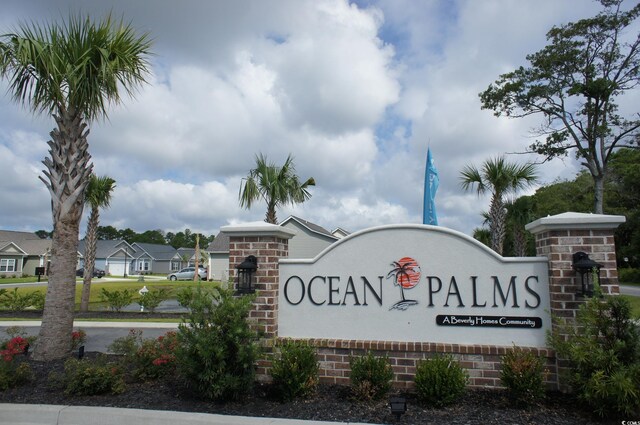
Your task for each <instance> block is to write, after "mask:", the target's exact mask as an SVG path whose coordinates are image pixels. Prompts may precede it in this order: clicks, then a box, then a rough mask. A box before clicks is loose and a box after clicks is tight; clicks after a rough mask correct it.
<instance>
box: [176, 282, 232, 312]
mask: <svg viewBox="0 0 640 425" xmlns="http://www.w3.org/2000/svg"><path fill="white" fill-rule="evenodd" d="M225 289H226V288H225ZM217 294H218V293H217V289H204V288H202V287H200V286H198V287H197V288H193V287H192V286H187V287H185V288H182V289H180V290H179V291H178V293H177V294H176V300H178V303H179V304H180V305H181V306H182V307H185V308H191V304H192V303H193V300H194V299H195V298H196V297H202V295H205V296H208V297H214V298H215V297H217V296H218V295H217Z"/></svg>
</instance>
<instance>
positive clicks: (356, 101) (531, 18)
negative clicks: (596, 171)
mask: <svg viewBox="0 0 640 425" xmlns="http://www.w3.org/2000/svg"><path fill="white" fill-rule="evenodd" d="M365 3H366V4H367V6H366V7H365V6H362V5H359V4H358V3H350V2H348V1H346V0H323V1H314V0H307V1H300V0H264V1H249V0H246V1H234V2H201V1H191V2H187V3H185V4H184V5H183V4H181V3H180V4H178V3H176V2H175V1H170V0H157V1H155V2H154V3H153V7H149V4H148V3H147V2H144V1H141V0H112V1H111V2H108V3H104V2H98V1H86V0H54V1H50V0H33V1H30V2H22V1H18V0H7V1H6V2H5V3H4V4H3V14H2V16H0V27H2V28H6V26H7V25H13V24H15V23H16V22H18V21H19V20H33V21H37V22H43V21H44V20H47V19H49V20H50V19H57V18H58V17H59V16H61V11H63V12H65V11H67V10H81V11H82V12H83V13H90V14H92V15H93V16H98V15H101V14H105V13H108V12H109V11H111V10H112V11H113V13H114V14H115V15H121V14H122V15H123V16H124V17H125V19H126V20H131V22H133V23H134V25H135V26H136V27H137V28H140V29H141V30H144V31H149V32H150V34H151V35H152V37H153V38H154V40H155V41H154V49H155V51H156V53H157V55H156V56H155V57H154V58H153V70H152V71H153V74H152V75H151V76H150V78H149V82H150V84H149V85H147V86H145V87H144V88H143V89H142V90H141V91H140V92H139V93H138V95H137V97H136V99H133V100H126V101H125V102H124V104H123V105H120V106H117V107H112V108H110V109H109V116H110V120H109V121H106V122H104V123H93V124H92V125H91V134H90V136H89V144H90V151H91V154H92V155H93V158H94V164H95V171H96V172H97V173H98V174H107V175H109V176H111V177H113V178H115V179H116V181H117V189H116V191H115V193H114V200H113V203H112V206H111V208H110V209H109V210H107V211H105V212H104V214H103V216H102V217H103V218H102V223H103V224H105V225H106V224H111V225H114V226H116V227H120V228H123V227H131V228H134V229H135V230H137V231H144V230H147V229H155V228H160V229H163V230H166V231H178V230H184V228H186V227H188V228H191V229H192V230H194V231H202V232H205V233H212V232H214V231H215V230H216V229H217V228H219V227H220V226H221V225H225V224H228V223H232V222H239V221H245V220H246V221H253V220H260V219H262V218H263V216H264V209H263V208H262V207H261V206H257V207H256V208H254V209H252V210H250V211H247V210H242V209H240V207H239V206H238V201H237V196H238V189H239V185H240V179H241V178H242V177H243V176H244V175H246V173H247V172H248V170H249V169H250V168H251V167H252V166H253V164H254V155H255V154H257V153H259V152H262V153H264V154H266V155H267V156H268V157H269V159H271V160H273V161H275V162H280V163H281V162H283V161H284V159H285V158H286V156H287V155H288V154H290V153H291V154H292V155H293V156H294V157H295V161H296V165H297V171H298V174H299V175H300V177H301V178H307V177H309V176H313V177H314V178H315V179H316V181H317V184H318V185H317V187H315V188H312V193H313V197H312V198H311V200H310V201H308V202H307V203H305V204H303V205H300V206H297V207H286V208H283V209H282V210H281V211H279V212H278V216H279V217H280V218H285V217H286V216H287V215H288V214H290V213H295V214H297V215H300V216H302V217H304V218H306V219H308V220H311V221H313V222H316V223H318V224H321V225H323V226H325V227H327V228H329V229H333V228H335V227H338V226H340V227H343V228H346V229H348V230H352V231H355V230H359V229H361V228H363V227H367V226H371V225H377V224H387V223H399V222H414V223H415V222H420V221H421V216H422V182H423V173H424V161H425V155H426V148H427V145H430V147H431V150H432V152H433V155H434V158H435V161H436V165H437V167H438V170H439V172H440V191H439V193H438V196H437V198H436V202H437V208H438V213H439V219H440V223H441V224H442V225H445V226H449V227H452V228H454V229H457V230H461V231H464V232H467V233H470V232H471V231H472V229H473V228H474V227H477V226H479V225H480V224H481V222H482V218H481V217H480V212H481V210H482V209H483V208H484V209H486V206H485V204H488V200H486V199H484V198H481V199H478V198H477V197H476V196H475V194H474V193H464V192H463V191H462V190H461V188H460V187H459V177H458V176H459V172H460V169H461V168H462V167H463V166H464V165H466V164H469V163H475V164H479V163H481V162H482V161H484V160H486V159H488V158H489V157H491V156H496V155H502V154H505V153H507V152H516V151H519V150H522V149H524V147H526V146H527V145H528V144H530V143H531V142H532V139H531V137H530V133H529V129H530V128H531V127H532V126H534V125H535V124H536V120H535V119H530V120H509V119H506V118H500V119H498V118H495V117H494V116H493V115H492V113H491V112H490V111H482V110H480V101H479V99H478V93H479V92H480V91H482V90H484V89H485V88H486V87H487V86H488V84H489V83H491V82H492V81H494V80H495V79H496V78H497V77H498V75H499V74H500V73H503V72H505V71H509V70H512V69H513V68H514V67H516V66H518V65H520V64H524V63H525V56H526V54H527V53H532V52H534V51H536V50H538V49H540V48H541V47H542V46H543V45H544V44H545V33H546V31H547V29H549V28H550V27H551V26H552V25H554V24H560V23H562V22H566V21H568V20H575V19H578V18H582V17H585V16H590V15H593V14H594V13H595V11H597V10H598V7H599V6H598V4H597V3H596V2H585V1H583V0H571V1H563V2H557V1H554V0H544V1H533V0H526V1H519V2H513V1H509V0H486V1H475V0H458V1H444V0H430V1H424V2H415V1H411V0H373V1H366V2H365ZM6 87H7V84H6V82H5V81H3V82H0V90H2V91H3V92H4V91H5V89H6ZM625 101H626V103H625V105H627V107H628V105H631V106H633V105H635V104H636V103H637V102H633V101H627V99H625ZM53 125H54V124H53V120H51V119H50V118H49V117H46V116H43V117H39V118H32V117H31V115H30V113H29V112H28V111H26V110H24V109H23V108H21V107H20V106H17V105H15V104H13V103H11V101H10V98H9V96H4V97H1V98H0V153H2V155H1V156H0V179H1V180H0V190H3V191H4V192H5V193H11V195H12V197H11V199H7V198H5V197H3V202H2V203H1V204H0V219H1V222H2V223H3V224H2V225H3V227H7V226H9V227H10V228H20V229H23V228H30V229H33V230H35V229H38V228H44V227H49V226H50V221H51V219H50V206H49V198H48V193H47V191H46V189H45V188H44V185H42V183H41V182H40V181H38V179H37V176H38V175H40V171H39V169H40V168H41V167H40V164H39V161H41V160H42V158H43V157H44V155H46V151H47V147H46V140H47V137H48V132H49V131H50V130H51V128H52V127H53ZM512 158H514V159H517V160H523V161H524V160H525V159H529V160H531V159H534V157H523V156H515V157H512ZM577 170H578V167H577V166H576V164H575V162H574V161H572V160H567V161H566V163H563V162H560V161H554V162H552V163H549V164H545V165H544V166H543V167H542V168H541V172H540V173H541V174H542V175H543V176H544V181H543V182H544V183H547V182H549V181H553V180H554V179H555V178H556V177H557V176H561V177H565V178H570V177H572V176H573V174H575V172H576V171H577Z"/></svg>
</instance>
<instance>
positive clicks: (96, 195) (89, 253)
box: [80, 174, 116, 311]
mask: <svg viewBox="0 0 640 425" xmlns="http://www.w3.org/2000/svg"><path fill="white" fill-rule="evenodd" d="M115 187H116V181H115V180H114V179H112V178H111V177H108V176H102V177H98V176H96V175H95V174H92V175H91V178H90V180H89V185H88V186H87V190H86V191H85V193H84V199H85V203H86V204H87V205H89V206H91V214H90V215H89V222H88V223H87V234H86V236H85V238H84V240H85V249H84V276H83V281H82V298H81V301H80V311H89V297H90V295H91V278H92V276H93V268H94V266H95V264H96V248H97V241H98V225H99V224H100V208H109V202H111V192H112V191H113V189H114V188H115Z"/></svg>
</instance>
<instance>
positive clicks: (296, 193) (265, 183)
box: [239, 154, 316, 224]
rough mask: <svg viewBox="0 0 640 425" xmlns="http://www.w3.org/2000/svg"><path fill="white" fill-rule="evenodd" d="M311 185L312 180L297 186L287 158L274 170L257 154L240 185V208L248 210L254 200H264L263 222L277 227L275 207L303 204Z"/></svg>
mask: <svg viewBox="0 0 640 425" xmlns="http://www.w3.org/2000/svg"><path fill="white" fill-rule="evenodd" d="M315 185H316V182H315V180H314V179H313V177H310V178H308V179H307V180H306V181H305V182H304V183H300V179H299V178H298V176H297V175H296V169H295V166H294V164H293V158H292V157H291V155H289V156H288V157H287V160H286V161H285V162H284V165H282V167H278V166H277V165H275V164H273V163H267V157H266V156H264V155H262V154H259V155H257V156H256V168H254V169H252V170H251V171H249V175H248V176H247V177H245V178H243V179H242V183H241V184H240V194H239V198H240V206H241V207H244V208H251V206H252V205H253V204H254V203H255V202H256V201H258V200H260V199H264V201H265V202H266V203H267V214H266V219H265V220H264V221H266V222H267V223H272V224H278V218H277V217H276V207H278V206H279V205H284V204H299V203H302V202H304V201H306V200H307V199H309V198H311V193H309V191H308V190H307V188H308V187H309V186H315Z"/></svg>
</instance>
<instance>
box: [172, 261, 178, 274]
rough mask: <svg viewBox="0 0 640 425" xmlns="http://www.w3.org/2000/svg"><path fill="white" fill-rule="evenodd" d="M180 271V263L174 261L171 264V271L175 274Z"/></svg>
mask: <svg viewBox="0 0 640 425" xmlns="http://www.w3.org/2000/svg"><path fill="white" fill-rule="evenodd" d="M178 270H180V261H172V262H171V271H172V272H175V271H178Z"/></svg>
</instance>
